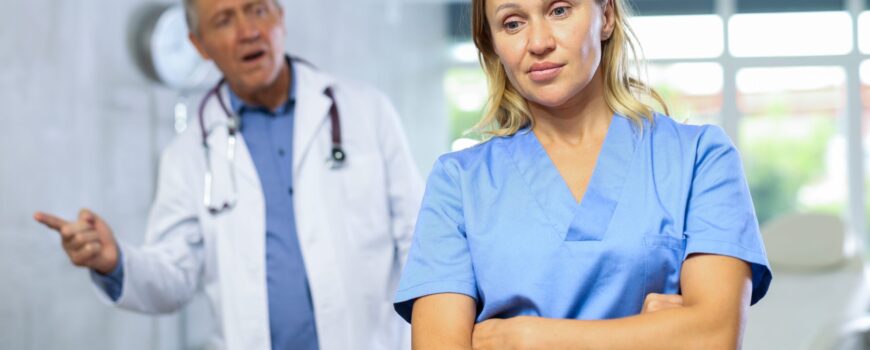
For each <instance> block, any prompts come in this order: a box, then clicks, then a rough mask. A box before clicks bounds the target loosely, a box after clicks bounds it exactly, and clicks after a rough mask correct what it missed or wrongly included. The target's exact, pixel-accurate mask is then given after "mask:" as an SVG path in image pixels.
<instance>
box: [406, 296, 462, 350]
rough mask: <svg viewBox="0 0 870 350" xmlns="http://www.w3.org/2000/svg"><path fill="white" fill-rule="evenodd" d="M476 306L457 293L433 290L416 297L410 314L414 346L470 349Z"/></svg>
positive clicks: (426, 349)
mask: <svg viewBox="0 0 870 350" xmlns="http://www.w3.org/2000/svg"><path fill="white" fill-rule="evenodd" d="M475 315H476V308H475V302H474V299H472V298H471V297H469V296H466V295H461V294H450V293H445V294H433V295H428V296H425V297H422V298H420V299H417V300H416V301H415V302H414V310H413V311H412V315H411V335H412V345H413V348H414V350H430V349H431V350H442V349H444V350H470V349H471V332H472V330H473V329H474V321H475Z"/></svg>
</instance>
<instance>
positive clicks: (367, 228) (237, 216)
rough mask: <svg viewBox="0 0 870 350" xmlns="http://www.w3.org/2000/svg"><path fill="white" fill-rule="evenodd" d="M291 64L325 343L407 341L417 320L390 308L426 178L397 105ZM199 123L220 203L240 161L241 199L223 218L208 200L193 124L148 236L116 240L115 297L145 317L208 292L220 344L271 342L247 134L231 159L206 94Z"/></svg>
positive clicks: (161, 183) (299, 198)
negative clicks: (338, 152)
mask: <svg viewBox="0 0 870 350" xmlns="http://www.w3.org/2000/svg"><path fill="white" fill-rule="evenodd" d="M294 64H295V74H296V76H295V77H294V79H297V80H296V81H297V95H296V98H297V99H296V110H295V123H294V131H293V132H294V134H293V191H294V195H293V200H294V203H293V204H294V208H295V210H296V227H297V232H298V238H299V244H300V247H301V251H302V255H303V259H304V261H305V268H306V272H307V274H308V281H309V286H310V288H311V297H312V303H313V305H314V314H315V319H316V321H315V322H316V329H317V335H318V339H319V343H320V348H321V349H323V350H333V349H335V350H345V349H402V348H408V347H410V339H409V334H410V332H409V328H408V326H407V325H405V324H404V323H403V322H402V321H401V319H400V318H399V317H398V316H397V315H396V313H395V312H394V311H393V306H392V298H393V294H394V291H395V288H396V286H397V283H398V278H399V274H400V273H401V265H402V264H403V263H404V260H405V257H406V256H407V252H408V248H409V246H410V242H411V235H412V231H413V225H414V222H415V221H416V215H417V211H418V209H419V205H420V201H421V195H422V191H423V185H422V181H421V178H420V176H419V173H418V171H417V170H416V168H415V165H414V162H413V161H412V159H411V156H410V152H409V150H408V146H407V141H406V139H405V137H404V136H403V134H402V132H401V129H402V128H401V126H400V123H399V119H398V115H397V113H396V111H395V110H394V108H393V107H392V105H391V104H390V102H389V101H388V100H387V98H386V97H385V96H384V95H382V94H381V93H379V92H377V91H375V90H373V89H371V88H368V87H365V86H361V85H357V84H355V83H350V82H345V81H339V80H337V79H336V78H333V77H331V76H329V75H327V74H324V73H322V72H319V71H316V70H314V69H313V68H311V67H309V66H307V65H305V64H300V63H294ZM328 86H331V87H332V88H333V91H334V94H335V99H336V101H337V105H338V109H339V112H340V119H341V130H342V141H343V148H344V150H345V151H346V153H347V160H346V162H345V164H344V166H343V167H342V168H339V169H331V167H330V163H328V162H327V161H326V160H327V159H328V158H329V156H330V154H331V153H330V150H331V138H330V130H331V128H330V123H329V108H330V106H331V101H330V99H329V98H328V97H327V96H326V95H324V90H325V89H326V87H328ZM222 93H223V94H225V95H224V101H229V98H228V97H226V91H223V92H222ZM204 119H205V124H206V126H207V130H213V131H211V133H210V135H209V137H208V143H209V144H210V145H211V149H212V151H211V156H210V158H211V161H212V167H213V173H214V178H215V179H214V181H215V185H214V186H215V196H214V197H215V198H214V201H215V202H216V203H220V202H221V201H223V200H224V199H227V198H229V197H230V196H232V191H231V188H232V186H231V184H230V182H229V179H230V176H229V171H234V172H235V177H236V183H237V186H238V191H237V197H238V202H237V204H236V206H235V208H234V209H232V210H229V211H227V212H224V213H221V214H218V215H212V214H210V213H209V212H208V211H207V210H206V208H205V206H204V205H203V200H202V199H203V187H204V180H203V177H204V174H205V153H204V150H203V147H202V145H201V140H202V137H201V134H200V128H199V123H198V121H197V122H196V124H192V125H191V126H192V127H190V128H188V130H187V131H186V132H184V133H183V134H181V135H179V136H178V137H177V138H176V139H175V140H174V141H173V142H172V143H171V144H170V145H169V146H168V148H167V149H166V150H165V151H164V153H163V156H162V158H161V162H160V175H159V180H158V188H157V196H156V198H155V201H154V204H153V207H152V209H151V213H150V216H149V220H148V228H147V233H146V243H145V244H144V246H142V247H134V246H130V245H126V244H123V243H122V244H121V249H122V252H123V263H124V282H123V291H122V294H121V296H120V298H119V299H118V300H117V302H116V303H115V304H116V305H117V306H118V307H120V308H124V309H128V310H134V311H139V312H146V313H167V312H173V311H176V310H178V309H179V308H181V307H182V306H184V305H185V304H186V303H187V302H188V301H189V300H190V299H191V297H192V296H193V295H194V294H195V293H196V292H197V291H198V290H200V289H202V290H204V292H205V293H206V295H207V297H208V299H209V302H210V305H211V310H212V311H213V316H214V319H215V321H217V322H216V323H217V324H218V330H217V332H216V334H215V342H214V343H215V344H218V347H220V348H228V349H245V350H248V349H262V350H267V349H270V348H271V344H270V338H269V316H268V300H267V293H266V266H265V262H266V256H265V231H266V229H265V204H264V203H265V202H264V198H263V193H262V189H261V185H260V182H259V179H258V177H257V171H256V169H255V167H254V164H253V162H252V160H251V157H250V154H249V153H248V150H247V147H246V146H245V142H244V139H243V138H241V137H240V140H241V141H240V142H239V143H238V145H237V152H236V160H235V164H229V162H228V161H227V154H226V150H227V129H226V120H227V117H226V115H225V113H224V111H223V110H222V109H221V107H220V105H219V102H218V99H217V98H214V97H212V98H211V99H210V101H208V103H207V105H206V106H205V113H204ZM238 135H239V136H241V135H240V133H239V134H238Z"/></svg>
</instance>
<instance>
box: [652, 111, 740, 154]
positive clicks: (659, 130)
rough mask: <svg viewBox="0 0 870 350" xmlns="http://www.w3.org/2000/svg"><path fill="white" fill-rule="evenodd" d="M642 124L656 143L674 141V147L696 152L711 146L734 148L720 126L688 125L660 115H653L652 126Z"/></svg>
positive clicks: (687, 121)
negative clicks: (692, 149) (691, 149)
mask: <svg viewBox="0 0 870 350" xmlns="http://www.w3.org/2000/svg"><path fill="white" fill-rule="evenodd" d="M644 124H645V125H644V127H645V128H647V129H649V134H650V135H651V137H650V138H651V139H652V140H653V142H656V143H659V142H660V141H664V140H671V141H676V142H675V145H677V146H679V147H680V148H683V149H685V148H694V149H696V150H702V149H705V148H708V147H713V146H726V147H733V146H734V145H733V143H732V142H731V138H729V137H728V134H726V133H725V131H724V130H723V129H722V128H721V127H720V126H718V125H714V124H690V123H689V120H684V121H679V120H678V119H675V118H674V117H671V116H668V115H664V114H660V113H656V114H655V116H654V118H653V121H652V123H651V124H652V125H650V123H648V122H646V121H645V123H644ZM657 141H658V142H657ZM669 143H672V142H669Z"/></svg>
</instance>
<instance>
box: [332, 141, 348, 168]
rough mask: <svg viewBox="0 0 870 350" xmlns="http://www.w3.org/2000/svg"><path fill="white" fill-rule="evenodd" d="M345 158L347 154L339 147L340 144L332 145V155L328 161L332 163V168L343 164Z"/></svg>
mask: <svg viewBox="0 0 870 350" xmlns="http://www.w3.org/2000/svg"><path fill="white" fill-rule="evenodd" d="M346 158H347V154H345V153H344V150H343V149H341V146H333V147H332V157H330V159H329V160H330V161H331V163H332V168H333V169H338V168H341V167H342V166H343V165H344V160H345V159H346Z"/></svg>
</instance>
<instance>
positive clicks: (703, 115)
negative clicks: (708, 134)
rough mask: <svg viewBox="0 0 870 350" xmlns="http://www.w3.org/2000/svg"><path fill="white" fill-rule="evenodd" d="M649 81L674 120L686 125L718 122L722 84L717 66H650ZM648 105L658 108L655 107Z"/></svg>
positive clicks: (703, 64) (682, 64) (685, 64)
mask: <svg viewBox="0 0 870 350" xmlns="http://www.w3.org/2000/svg"><path fill="white" fill-rule="evenodd" d="M648 77H649V79H648V82H649V83H650V85H652V87H653V88H655V90H656V91H657V92H658V93H659V94H660V95H661V96H662V98H664V100H665V101H666V102H667V104H668V108H669V109H670V114H671V117H673V118H674V119H675V120H678V121H680V122H686V123H689V124H717V123H718V122H719V113H720V112H721V109H722V83H723V80H722V66H721V65H720V64H718V63H676V64H669V65H663V64H651V65H649V67H648ZM650 103H651V101H650ZM651 105H653V106H655V107H656V108H658V106H657V105H656V104H654V103H651Z"/></svg>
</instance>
